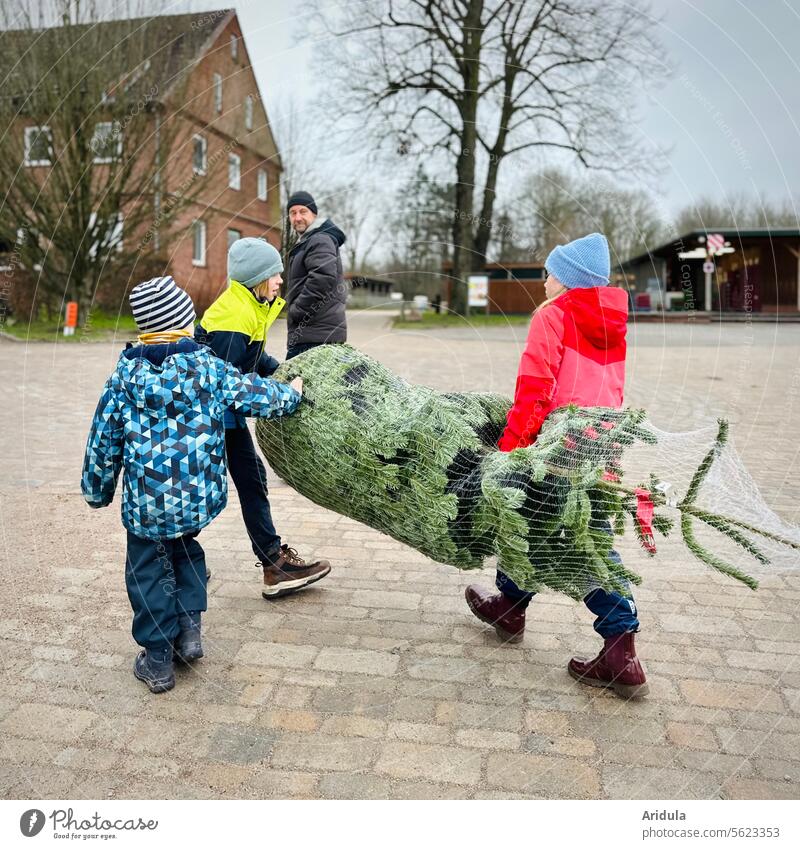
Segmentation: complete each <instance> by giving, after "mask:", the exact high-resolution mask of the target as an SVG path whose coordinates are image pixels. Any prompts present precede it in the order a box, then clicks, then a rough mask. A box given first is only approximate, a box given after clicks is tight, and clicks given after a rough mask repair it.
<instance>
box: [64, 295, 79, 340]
mask: <svg viewBox="0 0 800 849" xmlns="http://www.w3.org/2000/svg"><path fill="white" fill-rule="evenodd" d="M77 326H78V302H77V301H69V302H67V314H66V317H65V318H64V335H65V336H74V335H75V328H76V327H77Z"/></svg>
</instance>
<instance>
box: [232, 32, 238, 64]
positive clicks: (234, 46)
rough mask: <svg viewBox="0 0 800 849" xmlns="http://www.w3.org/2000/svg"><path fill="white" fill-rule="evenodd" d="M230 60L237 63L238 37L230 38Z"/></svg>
mask: <svg viewBox="0 0 800 849" xmlns="http://www.w3.org/2000/svg"><path fill="white" fill-rule="evenodd" d="M231 59H233V61H234V62H237V61H238V59H239V36H238V35H232V36H231Z"/></svg>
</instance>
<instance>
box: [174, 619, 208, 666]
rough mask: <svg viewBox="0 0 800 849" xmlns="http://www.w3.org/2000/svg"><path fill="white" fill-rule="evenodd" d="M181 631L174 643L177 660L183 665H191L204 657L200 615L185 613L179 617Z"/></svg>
mask: <svg viewBox="0 0 800 849" xmlns="http://www.w3.org/2000/svg"><path fill="white" fill-rule="evenodd" d="M178 627H179V628H180V629H181V630H180V632H179V634H178V636H177V637H175V642H174V643H173V646H174V649H175V659H176V660H179V661H181V662H182V663H191V662H192V661H193V660H199V659H200V658H201V657H202V656H203V643H202V640H201V639H200V613H199V612H196V613H194V612H193V613H184V614H183V615H181V616H179V617H178Z"/></svg>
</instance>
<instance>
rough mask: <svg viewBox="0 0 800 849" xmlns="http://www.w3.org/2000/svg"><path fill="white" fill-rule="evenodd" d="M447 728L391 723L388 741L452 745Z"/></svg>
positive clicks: (387, 730) (387, 728)
mask: <svg viewBox="0 0 800 849" xmlns="http://www.w3.org/2000/svg"><path fill="white" fill-rule="evenodd" d="M450 736H451V735H450V732H449V730H448V729H447V728H442V727H440V726H437V725H431V724H430V723H422V722H390V723H389V724H388V725H387V726H386V739H387V740H409V741H411V742H414V743H450V742H451V739H450Z"/></svg>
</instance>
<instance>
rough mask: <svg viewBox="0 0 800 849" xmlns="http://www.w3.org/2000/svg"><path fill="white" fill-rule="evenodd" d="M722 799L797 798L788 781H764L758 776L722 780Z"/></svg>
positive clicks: (794, 789) (794, 788) (793, 788)
mask: <svg viewBox="0 0 800 849" xmlns="http://www.w3.org/2000/svg"><path fill="white" fill-rule="evenodd" d="M721 795H722V798H723V799H791V800H792V801H796V800H797V791H796V787H793V785H792V784H790V783H788V782H785V781H784V782H780V781H764V780H762V779H758V778H738V777H737V778H732V779H729V780H727V781H725V782H724V784H723V787H722V791H721Z"/></svg>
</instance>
